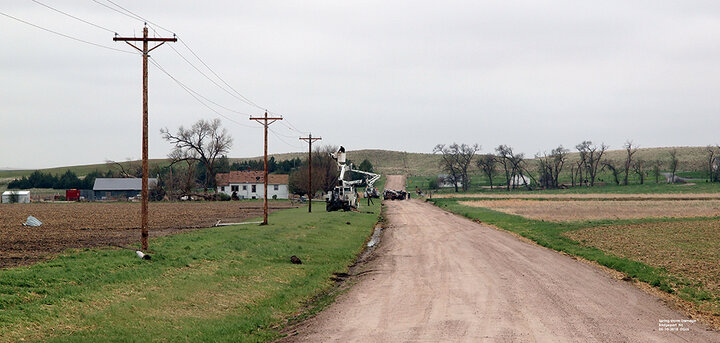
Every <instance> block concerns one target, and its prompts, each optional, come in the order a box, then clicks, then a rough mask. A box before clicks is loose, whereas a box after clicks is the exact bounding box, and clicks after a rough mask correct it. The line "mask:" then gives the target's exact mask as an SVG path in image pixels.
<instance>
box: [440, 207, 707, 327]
mask: <svg viewBox="0 0 720 343" xmlns="http://www.w3.org/2000/svg"><path fill="white" fill-rule="evenodd" d="M463 200H471V199H463V198H459V199H458V198H453V199H431V200H428V201H431V202H432V203H434V204H435V205H436V206H438V207H440V208H443V209H446V210H448V211H451V212H454V213H457V214H459V215H462V216H464V217H467V218H469V219H473V220H476V221H480V222H483V223H487V224H490V225H493V226H496V227H499V228H502V229H504V230H507V231H510V232H513V233H516V234H518V235H521V236H523V237H526V238H529V239H531V240H533V241H534V242H536V243H537V244H539V245H541V246H544V247H548V248H551V249H554V250H557V251H562V252H565V253H568V254H570V255H574V256H579V257H582V258H584V259H587V260H590V261H595V262H597V263H599V264H601V265H603V266H606V267H609V268H612V269H615V270H617V271H620V272H623V273H625V274H627V276H628V277H630V278H634V279H637V280H639V281H642V282H646V283H648V284H650V285H652V286H655V287H657V288H659V289H661V290H663V291H665V292H667V293H671V294H678V295H679V296H680V297H681V298H683V299H685V300H688V301H690V302H692V303H694V304H695V305H696V307H697V309H698V310H700V311H701V312H703V313H705V314H707V315H709V316H710V317H716V318H717V316H720V306H719V305H720V294H717V292H712V290H713V287H710V286H711V285H706V283H704V282H703V280H702V278H695V277H693V276H692V275H691V274H690V275H685V274H683V273H678V272H675V271H674V270H673V271H668V269H667V268H665V267H663V266H660V265H661V261H658V263H654V265H651V264H650V262H649V261H648V263H644V262H640V261H638V260H639V258H637V256H634V255H632V254H622V253H618V252H617V250H608V249H606V250H601V249H600V248H597V247H595V246H591V245H590V244H584V243H581V242H578V241H575V240H573V239H571V238H569V237H568V235H572V234H573V233H575V232H582V231H581V230H582V229H587V228H600V229H602V227H614V226H623V227H625V226H630V225H645V226H647V225H653V224H657V225H659V224H660V223H663V224H664V223H692V222H696V223H707V222H708V221H709V220H715V221H717V219H718V218H717V217H715V218H693V219H687V218H685V219H678V218H672V219H671V218H654V219H647V218H646V219H631V220H593V221H581V222H551V221H543V220H534V219H527V218H524V217H522V216H518V215H512V214H506V213H502V212H498V211H494V210H491V209H487V208H482V207H470V206H464V205H461V204H459V203H458V202H459V201H463ZM606 234H607V233H606ZM586 243H587V242H586ZM623 255H625V256H628V257H632V258H628V257H623ZM708 291H710V292H708Z"/></svg>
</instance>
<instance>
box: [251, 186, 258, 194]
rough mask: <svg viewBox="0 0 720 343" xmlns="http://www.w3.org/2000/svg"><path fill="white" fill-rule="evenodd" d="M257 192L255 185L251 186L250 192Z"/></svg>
mask: <svg viewBox="0 0 720 343" xmlns="http://www.w3.org/2000/svg"><path fill="white" fill-rule="evenodd" d="M256 191H257V185H252V192H253V193H255V192H256Z"/></svg>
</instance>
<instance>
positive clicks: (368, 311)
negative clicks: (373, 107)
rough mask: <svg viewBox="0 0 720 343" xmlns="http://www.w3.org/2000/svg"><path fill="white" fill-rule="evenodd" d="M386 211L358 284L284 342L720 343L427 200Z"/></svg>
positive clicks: (616, 283)
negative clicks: (378, 241)
mask: <svg viewBox="0 0 720 343" xmlns="http://www.w3.org/2000/svg"><path fill="white" fill-rule="evenodd" d="M396 182H397V183H401V182H402V179H398V178H396V177H389V178H388V188H396V187H397V188H399V187H398V186H396V185H395V184H394V183H396ZM386 204H387V212H386V216H387V218H388V223H389V225H388V228H387V229H386V232H385V234H384V237H383V240H382V243H381V244H380V247H379V248H378V249H377V250H376V251H375V253H374V258H373V259H372V260H371V261H370V262H369V263H367V265H366V266H365V267H364V268H365V271H364V273H361V274H362V275H361V276H358V277H357V278H356V280H355V281H356V284H355V285H353V287H352V288H351V289H350V290H349V291H348V292H347V293H344V294H342V295H341V296H339V297H338V299H337V301H336V302H335V303H334V304H333V305H331V306H330V307H329V308H327V309H326V310H324V311H323V312H321V313H319V314H318V315H317V316H316V317H314V318H312V319H310V320H308V321H306V322H304V323H302V324H300V325H298V326H297V327H295V328H294V331H293V332H291V333H290V336H289V337H287V338H285V339H284V340H282V341H283V342H448V341H452V342H720V333H718V332H715V331H709V329H708V328H707V327H706V326H704V325H701V324H700V323H690V322H684V323H680V324H682V327H680V326H678V323H677V322H671V321H682V320H689V318H687V317H686V316H685V315H683V314H681V313H680V312H677V311H675V310H672V309H670V308H669V307H668V306H667V305H665V304H664V303H663V302H662V301H660V300H659V299H657V298H656V297H654V296H651V295H649V294H647V293H644V292H643V291H641V290H639V289H638V288H636V287H634V286H633V285H632V284H630V283H628V282H626V281H622V280H617V279H614V278H612V277H610V276H609V275H608V274H607V273H605V272H603V271H601V270H599V269H598V268H596V267H593V266H591V265H588V264H585V263H582V262H579V261H577V260H574V259H572V258H570V257H568V256H565V255H561V254H559V253H557V252H554V251H551V250H548V249H545V248H542V247H539V246H536V245H533V244H529V243H527V242H524V241H521V240H519V239H518V238H516V237H514V236H512V235H510V234H508V233H506V232H503V231H499V230H496V229H492V228H489V227H486V226H484V225H481V224H477V223H474V222H472V221H470V220H467V219H465V218H461V217H459V216H456V215H453V214H450V213H447V212H445V211H443V210H440V209H439V208H436V207H434V206H432V205H430V204H427V203H423V202H422V201H420V200H416V199H413V200H409V201H386ZM664 321H669V322H664ZM661 325H669V327H672V328H677V329H678V330H680V329H683V330H684V329H687V330H688V331H660V328H661Z"/></svg>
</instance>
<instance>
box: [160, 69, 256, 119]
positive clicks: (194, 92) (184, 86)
mask: <svg viewBox="0 0 720 343" xmlns="http://www.w3.org/2000/svg"><path fill="white" fill-rule="evenodd" d="M149 60H150V63H152V64H153V65H154V66H155V67H157V68H158V69H159V70H160V71H162V72H163V73H164V74H165V75H167V76H168V77H169V78H170V79H172V80H173V81H175V83H177V84H178V85H179V86H180V87H181V88H182V89H183V90H185V91H186V92H187V93H188V94H190V96H192V97H193V98H194V99H195V100H197V102H199V103H200V104H201V105H203V106H205V107H206V108H208V109H209V110H211V111H213V112H215V114H217V115H219V116H221V117H223V118H225V119H227V120H229V121H231V122H233V123H235V124H237V125H240V126H243V127H248V128H253V129H257V128H258V127H257V126H252V125H246V124H242V123H240V122H238V121H236V120H235V119H233V118H231V117H228V116H226V115H224V114H222V113H220V112H219V111H217V110H216V109H214V108H212V107H210V105H208V104H206V103H205V102H204V101H202V100H201V99H200V98H203V99H205V100H207V101H209V102H212V103H213V104H215V105H217V103H215V102H213V101H211V100H209V99H207V98H206V97H204V96H202V95H201V94H200V93H198V92H196V91H194V90H192V89H191V88H190V87H188V86H186V85H185V84H184V83H182V82H180V80H178V79H177V78H175V77H174V76H172V75H171V74H170V73H169V72H168V71H167V70H165V68H163V67H162V66H161V65H160V64H159V63H158V62H157V61H156V60H155V59H154V58H152V57H150V59H149ZM218 106H220V105H218ZM220 107H223V108H225V107H224V106H220ZM233 112H235V111H233ZM236 113H239V112H236ZM241 114H245V113H241Z"/></svg>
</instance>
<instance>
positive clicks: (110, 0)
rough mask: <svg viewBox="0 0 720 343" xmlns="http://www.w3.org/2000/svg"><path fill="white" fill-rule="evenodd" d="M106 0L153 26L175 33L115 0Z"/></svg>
mask: <svg viewBox="0 0 720 343" xmlns="http://www.w3.org/2000/svg"><path fill="white" fill-rule="evenodd" d="M106 1H107V2H109V3H111V4H113V5H115V6H117V7H118V8H120V9H122V10H123V11H125V12H127V13H130V14H131V15H133V16H135V17H136V19H141V20H143V21H144V22H146V23H150V24H152V25H153V26H156V27H159V28H161V29H163V30H165V31H167V32H169V33H172V34H175V32H173V31H170V30H168V29H166V28H164V27H162V26H160V25H158V24H155V23H153V22H151V21H149V20H147V19H145V18H143V17H141V16H139V15H137V14H135V13H133V12H132V11H130V10H129V9H127V8H125V7H122V6H120V5H118V4H117V3H115V2H113V1H112V0H106Z"/></svg>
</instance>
